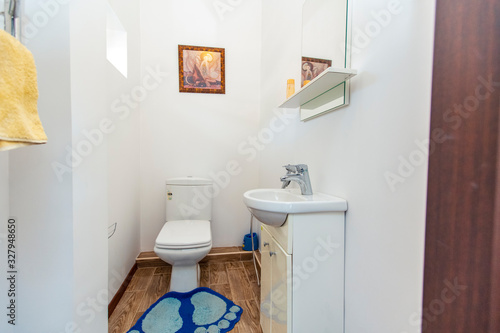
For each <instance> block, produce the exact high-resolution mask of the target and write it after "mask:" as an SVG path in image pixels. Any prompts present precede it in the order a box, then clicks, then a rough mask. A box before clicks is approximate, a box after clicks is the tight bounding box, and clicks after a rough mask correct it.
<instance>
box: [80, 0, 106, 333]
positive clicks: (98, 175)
mask: <svg viewBox="0 0 500 333" xmlns="http://www.w3.org/2000/svg"><path fill="white" fill-rule="evenodd" d="M70 8H71V11H70V28H71V29H70V40H71V48H70V51H71V53H70V58H71V114H72V141H73V145H72V149H73V150H74V151H76V153H77V154H78V155H79V156H81V159H82V160H81V162H80V163H77V164H76V165H74V167H73V267H74V284H75V288H74V290H73V295H74V299H73V305H72V308H73V309H74V311H76V316H75V319H74V320H75V322H76V324H77V325H78V327H79V328H80V329H82V330H83V331H84V332H102V331H105V330H106V328H107V324H108V322H107V308H106V307H107V301H108V293H107V290H108V288H107V287H108V286H107V284H108V274H107V273H108V272H107V264H108V260H107V253H108V239H107V226H108V220H109V204H108V193H109V191H110V189H109V187H108V182H107V180H108V159H109V156H108V154H107V153H108V151H107V145H108V135H109V134H108V133H107V130H103V126H102V125H101V124H102V122H103V121H104V122H105V121H106V119H107V112H108V103H107V82H106V66H108V64H107V62H106V56H105V54H106V53H105V52H106V49H105V41H106V11H105V6H104V1H102V0H80V1H73V2H72V3H71V5H70ZM108 122H109V121H108ZM108 127H111V126H106V128H108ZM90 299H93V300H94V302H95V303H96V304H97V307H96V309H93V308H92V305H91V302H89V300H90Z"/></svg>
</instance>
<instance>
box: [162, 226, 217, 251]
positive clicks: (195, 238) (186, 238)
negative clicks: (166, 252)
mask: <svg viewBox="0 0 500 333" xmlns="http://www.w3.org/2000/svg"><path fill="white" fill-rule="evenodd" d="M211 245H212V232H211V231H210V221H207V220H178V221H168V222H167V223H165V225H164V226H163V228H162V229H161V231H160V233H159V234H158V237H157V238H156V247H158V248H160V249H193V248H199V247H205V246H211Z"/></svg>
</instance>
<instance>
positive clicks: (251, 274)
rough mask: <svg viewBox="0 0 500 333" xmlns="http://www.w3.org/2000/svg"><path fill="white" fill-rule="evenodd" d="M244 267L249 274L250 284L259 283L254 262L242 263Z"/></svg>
mask: <svg viewBox="0 0 500 333" xmlns="http://www.w3.org/2000/svg"><path fill="white" fill-rule="evenodd" d="M241 263H242V265H243V267H245V272H246V273H247V276H248V280H249V281H250V282H257V274H256V273H255V266H254V264H253V261H242V262H241Z"/></svg>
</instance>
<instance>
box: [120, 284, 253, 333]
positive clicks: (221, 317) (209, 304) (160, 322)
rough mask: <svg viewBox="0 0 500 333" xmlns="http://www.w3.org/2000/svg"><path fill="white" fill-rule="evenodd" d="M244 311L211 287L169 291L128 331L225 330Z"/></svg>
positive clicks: (207, 332) (186, 332)
mask: <svg viewBox="0 0 500 333" xmlns="http://www.w3.org/2000/svg"><path fill="white" fill-rule="evenodd" d="M242 313H243V309H242V308H240V307H239V306H237V305H236V304H234V303H233V302H232V301H230V300H228V299H227V298H225V297H224V296H222V295H221V294H219V293H216V292H215V291H213V290H212V289H209V288H205V287H202V288H197V289H194V290H192V291H190V292H187V293H178V292H169V293H166V294H165V295H163V296H162V297H160V299H159V300H157V301H156V303H154V304H153V305H151V306H150V307H149V309H147V310H146V312H144V314H143V315H142V317H141V318H139V320H137V323H135V325H134V326H132V328H131V329H130V330H129V331H128V333H176V332H179V333H224V332H229V331H230V330H232V329H233V328H234V325H236V323H237V322H238V321H239V320H240V318H241V314H242Z"/></svg>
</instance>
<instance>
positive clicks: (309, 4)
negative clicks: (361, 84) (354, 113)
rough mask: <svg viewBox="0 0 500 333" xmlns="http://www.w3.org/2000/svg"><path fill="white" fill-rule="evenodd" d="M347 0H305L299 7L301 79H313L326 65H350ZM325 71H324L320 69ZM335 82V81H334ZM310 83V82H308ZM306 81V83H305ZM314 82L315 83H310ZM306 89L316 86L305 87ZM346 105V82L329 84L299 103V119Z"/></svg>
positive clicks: (315, 115)
mask: <svg viewBox="0 0 500 333" xmlns="http://www.w3.org/2000/svg"><path fill="white" fill-rule="evenodd" d="M349 26H350V19H349V0H327V1H325V0H306V1H305V2H304V5H303V8H302V64H301V65H302V68H301V73H302V82H304V81H305V83H307V82H308V81H310V80H314V79H315V78H316V77H318V75H320V74H321V73H322V72H323V71H324V70H325V69H326V68H328V67H332V68H333V69H332V70H333V71H335V69H343V68H350V53H349V49H350V47H347V45H348V43H350V27H349ZM323 73H324V72H323ZM334 82H335V81H334ZM307 84H309V83H307ZM307 84H306V86H307ZM313 84H315V85H316V86H317V84H316V82H313ZM323 85H324V84H323ZM307 88H308V89H309V90H313V89H316V87H315V88H312V87H307ZM348 104H349V81H348V80H347V81H343V82H340V83H336V82H335V83H332V86H331V87H329V86H328V87H327V88H326V92H325V90H323V91H321V89H320V90H319V91H318V95H317V96H314V98H313V99H312V100H310V101H308V102H307V103H305V104H303V105H301V111H300V113H301V117H300V118H301V120H307V119H311V118H314V117H317V116H319V115H321V114H324V113H326V112H330V111H333V110H335V109H338V108H341V107H343V106H346V105H348Z"/></svg>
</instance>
